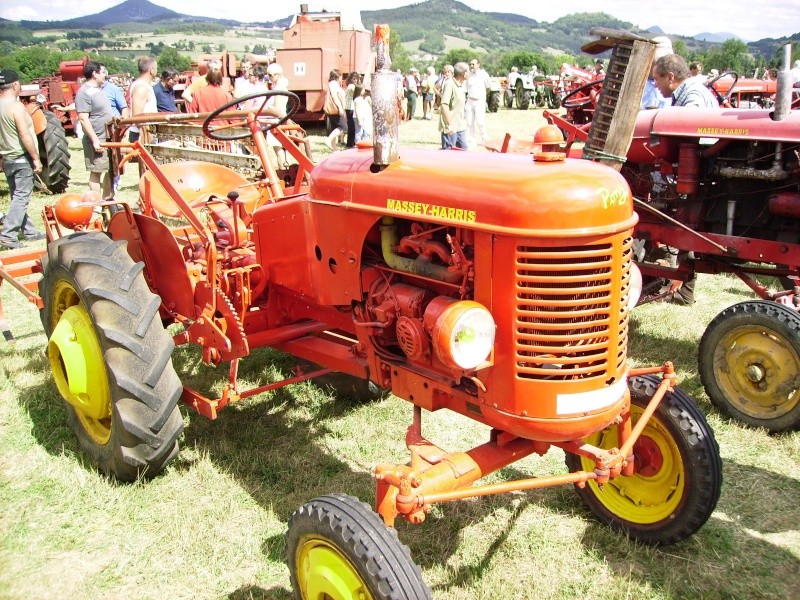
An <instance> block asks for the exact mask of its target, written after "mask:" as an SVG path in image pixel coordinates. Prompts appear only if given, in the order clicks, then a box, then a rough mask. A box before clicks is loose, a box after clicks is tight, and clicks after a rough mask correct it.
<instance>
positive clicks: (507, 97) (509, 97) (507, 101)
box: [503, 89, 514, 108]
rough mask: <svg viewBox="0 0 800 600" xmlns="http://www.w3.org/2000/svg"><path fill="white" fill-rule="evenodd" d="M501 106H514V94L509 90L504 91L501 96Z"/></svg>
mask: <svg viewBox="0 0 800 600" xmlns="http://www.w3.org/2000/svg"><path fill="white" fill-rule="evenodd" d="M503 106H505V107H506V108H511V107H512V106H514V92H512V91H511V90H510V89H509V90H506V91H505V93H504V94H503Z"/></svg>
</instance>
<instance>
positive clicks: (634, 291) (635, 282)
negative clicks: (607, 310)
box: [628, 264, 642, 310]
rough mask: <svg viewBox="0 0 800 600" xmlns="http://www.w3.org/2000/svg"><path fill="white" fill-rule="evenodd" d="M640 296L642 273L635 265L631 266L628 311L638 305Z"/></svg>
mask: <svg viewBox="0 0 800 600" xmlns="http://www.w3.org/2000/svg"><path fill="white" fill-rule="evenodd" d="M641 296H642V272H641V271H640V270H639V267H637V266H636V265H635V264H631V291H630V292H629V293H628V310H633V308H634V307H635V306H636V305H637V304H638V303H639V298H640V297H641Z"/></svg>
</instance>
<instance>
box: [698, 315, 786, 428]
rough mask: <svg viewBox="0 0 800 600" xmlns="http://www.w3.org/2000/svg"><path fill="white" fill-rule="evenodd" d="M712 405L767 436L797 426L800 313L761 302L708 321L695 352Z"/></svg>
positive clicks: (701, 376)
mask: <svg viewBox="0 0 800 600" xmlns="http://www.w3.org/2000/svg"><path fill="white" fill-rule="evenodd" d="M698 363H699V367H700V379H701V381H702V382H703V386H704V387H705V389H706V393H707V394H708V397H709V398H710V399H711V401H712V402H713V403H714V404H715V405H716V406H717V407H719V408H720V409H721V410H722V411H724V412H725V413H727V414H728V415H729V416H731V417H732V418H734V419H736V420H738V421H741V422H742V423H745V424H747V425H749V426H751V427H763V428H765V429H767V430H768V431H770V432H773V433H775V432H778V431H784V430H786V429H792V428H795V427H797V426H798V425H800V315H798V314H797V312H796V311H795V310H793V309H791V308H788V307H786V306H783V305H781V304H778V303H776V302H769V301H765V300H752V301H747V302H741V303H739V304H734V305H733V306H730V307H728V308H726V309H725V310H723V311H722V312H721V313H719V314H718V315H717V316H716V317H714V319H713V320H712V321H711V323H709V325H708V327H707V328H706V330H705V332H704V333H703V337H702V339H701V340H700V348H699V352H698Z"/></svg>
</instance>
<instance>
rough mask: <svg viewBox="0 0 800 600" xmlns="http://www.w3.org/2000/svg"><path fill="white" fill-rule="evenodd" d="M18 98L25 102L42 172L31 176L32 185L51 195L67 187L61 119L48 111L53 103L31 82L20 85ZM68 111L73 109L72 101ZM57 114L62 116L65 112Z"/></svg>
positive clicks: (65, 143)
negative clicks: (32, 178) (33, 176)
mask: <svg viewBox="0 0 800 600" xmlns="http://www.w3.org/2000/svg"><path fill="white" fill-rule="evenodd" d="M20 100H21V101H22V103H23V104H25V109H26V110H27V111H28V114H29V115H30V116H31V119H32V120H33V128H34V131H35V132H36V138H37V140H38V145H39V157H40V158H41V160H42V172H41V173H39V174H38V175H37V176H36V178H35V184H36V187H37V188H38V189H40V190H41V191H43V192H48V193H51V194H58V193H61V192H64V191H66V189H67V187H68V186H69V172H70V169H71V166H70V164H69V159H70V152H69V142H68V141H67V138H66V131H65V130H64V125H63V123H62V120H61V118H59V114H58V113H56V112H53V111H52V110H48V108H52V107H53V104H52V103H51V102H49V101H48V96H47V95H46V94H43V93H42V92H41V88H39V87H37V86H36V85H35V84H34V85H24V86H22V91H21V93H20ZM72 112H75V110H74V104H73V105H72ZM60 114H61V117H62V118H63V117H64V115H65V114H66V113H63V112H62V113H60ZM76 115H77V113H76Z"/></svg>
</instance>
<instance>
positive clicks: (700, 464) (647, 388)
mask: <svg viewBox="0 0 800 600" xmlns="http://www.w3.org/2000/svg"><path fill="white" fill-rule="evenodd" d="M658 383H659V378H657V377H654V376H646V377H633V378H631V379H630V381H629V382H628V387H629V388H630V392H631V419H632V421H633V424H635V423H636V422H637V421H638V420H639V417H640V416H641V415H642V413H643V411H644V408H645V407H646V406H647V404H648V402H649V401H650V399H651V398H652V397H653V394H654V393H655V391H656V388H657V387H658ZM586 442H588V443H589V444H592V445H594V446H598V447H600V448H618V447H619V444H618V442H617V427H616V426H615V425H612V426H610V427H608V428H607V429H605V430H603V431H601V432H599V433H596V434H594V435H591V436H589V437H588V438H587V439H586ZM633 454H634V457H635V469H636V472H635V473H634V475H632V476H629V477H626V476H619V477H616V478H615V479H612V480H611V481H609V482H608V483H606V484H605V485H604V486H602V488H601V487H600V486H598V485H597V484H596V483H595V482H594V481H589V482H588V483H587V484H586V485H585V487H583V488H582V489H581V488H580V487H577V486H576V489H577V491H578V495H579V496H580V498H581V500H583V502H584V504H586V506H587V507H588V508H589V509H590V510H591V511H592V512H593V513H594V514H595V515H596V516H597V517H598V518H599V519H600V520H601V521H602V522H604V523H605V524H607V525H609V526H611V527H613V528H615V529H618V530H620V531H622V532H623V533H625V534H626V535H629V536H630V537H632V538H634V539H636V540H637V541H640V542H643V543H646V544H652V545H668V544H674V543H676V542H679V541H681V540H683V539H686V538H687V537H689V536H690V535H692V534H693V533H694V532H695V531H697V530H698V529H699V528H700V527H702V525H703V524H704V523H705V522H706V521H707V520H708V518H709V517H710V516H711V513H712V512H713V511H714V507H715V506H716V505H717V500H718V499H719V494H720V489H721V487H722V460H721V458H720V455H719V447H718V446H717V442H716V440H715V439H714V434H713V432H712V431H711V428H710V427H709V426H708V423H706V420H705V418H704V417H703V415H702V413H701V412H700V411H699V410H698V408H697V406H696V405H695V403H694V402H693V401H692V399H691V398H689V396H687V395H686V394H685V393H684V392H683V391H682V390H680V389H678V388H674V389H673V391H672V392H670V393H668V394H666V395H665V396H664V398H663V399H662V401H661V403H660V404H659V406H658V409H657V410H656V411H655V413H654V414H653V416H652V417H651V418H650V420H649V421H648V423H647V426H646V427H645V428H644V431H643V432H642V435H641V436H640V437H639V439H638V440H637V442H636V444H634V447H633ZM566 462H567V466H568V467H569V469H570V471H577V470H583V471H592V470H594V461H592V460H590V459H588V458H584V457H580V456H577V455H574V454H567V461H566Z"/></svg>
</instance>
